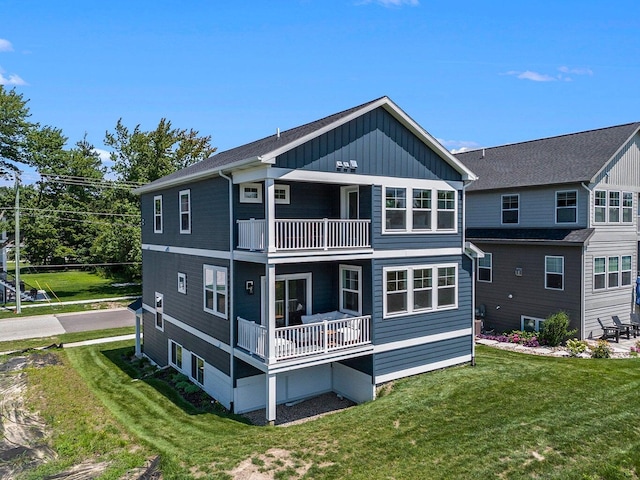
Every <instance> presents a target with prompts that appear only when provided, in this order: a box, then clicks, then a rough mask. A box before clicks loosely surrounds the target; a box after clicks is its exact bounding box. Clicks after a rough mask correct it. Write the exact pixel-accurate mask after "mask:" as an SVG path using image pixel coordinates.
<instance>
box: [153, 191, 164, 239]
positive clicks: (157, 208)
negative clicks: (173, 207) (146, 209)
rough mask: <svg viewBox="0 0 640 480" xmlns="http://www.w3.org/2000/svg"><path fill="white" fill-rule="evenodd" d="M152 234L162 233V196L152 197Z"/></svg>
mask: <svg viewBox="0 0 640 480" xmlns="http://www.w3.org/2000/svg"><path fill="white" fill-rule="evenodd" d="M153 233H162V195H156V196H155V197H153Z"/></svg>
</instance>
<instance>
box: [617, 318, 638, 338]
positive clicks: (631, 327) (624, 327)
mask: <svg viewBox="0 0 640 480" xmlns="http://www.w3.org/2000/svg"><path fill="white" fill-rule="evenodd" d="M611 319H612V320H613V324H614V325H615V326H616V327H619V328H620V331H621V332H623V333H626V334H627V340H629V339H630V338H631V335H630V334H631V332H632V331H633V338H636V337H637V336H638V329H639V328H640V325H638V324H633V323H623V322H622V321H620V318H619V317H618V316H617V315H611Z"/></svg>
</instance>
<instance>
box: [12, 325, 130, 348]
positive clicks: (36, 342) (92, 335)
mask: <svg viewBox="0 0 640 480" xmlns="http://www.w3.org/2000/svg"><path fill="white" fill-rule="evenodd" d="M135 331H136V329H135V327H119V328H107V329H105V330H92V331H88V332H73V333H62V334H60V335H54V336H52V337H42V338H28V339H24V340H10V341H5V342H0V352H14V351H20V350H26V349H30V348H40V347H47V346H49V345H53V344H54V343H55V344H56V345H59V344H61V343H74V342H82V341H84V340H93V339H96V338H105V337H118V336H120V335H129V334H132V333H135Z"/></svg>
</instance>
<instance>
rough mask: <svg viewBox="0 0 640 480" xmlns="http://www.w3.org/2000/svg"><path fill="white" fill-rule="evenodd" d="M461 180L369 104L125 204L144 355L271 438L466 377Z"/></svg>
mask: <svg viewBox="0 0 640 480" xmlns="http://www.w3.org/2000/svg"><path fill="white" fill-rule="evenodd" d="M474 179H475V176H474V175H473V173H471V171H470V170H469V169H467V168H466V167H465V166H463V165H462V163H461V162H459V161H458V160H456V159H455V158H454V157H453V156H452V155H451V154H450V153H449V152H448V151H447V150H446V149H444V148H443V147H442V146H441V145H440V144H439V143H438V142H437V141H436V140H435V139H434V138H433V137H432V136H431V135H429V134H428V133H427V132H426V131H425V130H423V129H422V127H420V125H418V124H417V123H415V122H414V121H413V120H412V119H411V118H410V117H408V116H407V115H406V114H405V113H404V112H403V111H402V110H401V109H400V108H398V107H397V106H396V105H395V104H394V103H393V102H392V101H391V100H389V99H388V98H387V97H383V98H380V99H377V100H374V101H372V102H369V103H366V104H364V105H361V106H358V107H355V108H352V109H350V110H346V111H344V112H341V113H337V114H335V115H331V116H329V117H326V118H323V119H321V120H318V121H315V122H312V123H309V124H306V125H302V126H300V127H296V128H293V129H291V130H287V131H284V132H281V133H280V132H278V133H277V134H275V135H272V136H270V137H267V138H264V139H261V140H258V141H256V142H253V143H249V144H247V145H243V146H241V147H238V148H234V149H231V150H228V151H226V152H222V153H219V154H217V155H214V156H212V157H210V158H208V159H206V160H204V161H202V162H200V163H198V164H195V165H192V166H190V167H188V168H185V169H184V170H181V171H178V172H176V173H174V174H171V175H168V176H166V177H164V178H161V179H159V180H157V181H155V182H152V183H150V184H148V185H146V186H143V187H141V188H139V189H138V190H137V193H139V194H140V195H141V204H142V218H143V227H142V242H143V245H142V249H143V268H142V270H143V314H142V317H143V326H144V345H143V348H144V354H145V355H147V356H148V357H149V358H151V359H152V360H153V361H154V362H156V363H157V364H159V365H172V366H173V367H174V368H176V369H177V370H179V371H181V372H183V373H185V374H186V375H188V376H189V377H190V378H191V379H192V380H193V381H194V382H195V383H197V384H199V385H200V386H202V387H203V388H204V390H205V391H207V392H208V393H210V394H211V395H212V396H213V397H215V398H216V399H217V400H218V401H220V402H221V403H222V404H223V405H224V406H226V407H228V408H230V409H231V410H232V411H234V412H236V413H242V412H246V411H250V410H254V409H259V408H265V410H266V418H267V420H269V421H271V422H273V421H274V420H275V412H276V405H277V404H280V403H284V402H292V401H295V400H298V399H303V398H307V397H310V396H313V395H317V394H320V393H324V392H331V391H333V392H336V393H338V394H340V395H343V396H345V397H347V398H350V399H352V400H354V401H356V402H363V401H367V400H371V399H374V398H375V395H376V393H375V392H376V386H378V385H380V384H382V383H384V382H388V381H390V380H394V379H397V378H401V377H405V376H408V375H413V374H417V373H421V372H426V371H429V370H434V369H439V368H443V367H447V366H450V365H457V364H461V363H466V362H471V361H472V360H473V355H474V346H473V343H474V342H473V331H472V326H473V310H474V306H473V294H472V287H473V265H474V261H473V259H472V257H473V256H474V255H481V252H478V251H477V250H475V249H474V247H473V246H472V245H468V244H466V243H465V238H464V227H463V225H464V222H463V213H464V188H465V187H466V186H467V185H468V184H469V183H470V182H471V181H473V180H474Z"/></svg>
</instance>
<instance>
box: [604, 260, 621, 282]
mask: <svg viewBox="0 0 640 480" xmlns="http://www.w3.org/2000/svg"><path fill="white" fill-rule="evenodd" d="M619 276H620V259H619V258H618V257H609V262H608V265H607V287H608V288H615V287H617V286H618V285H620V278H619Z"/></svg>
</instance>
